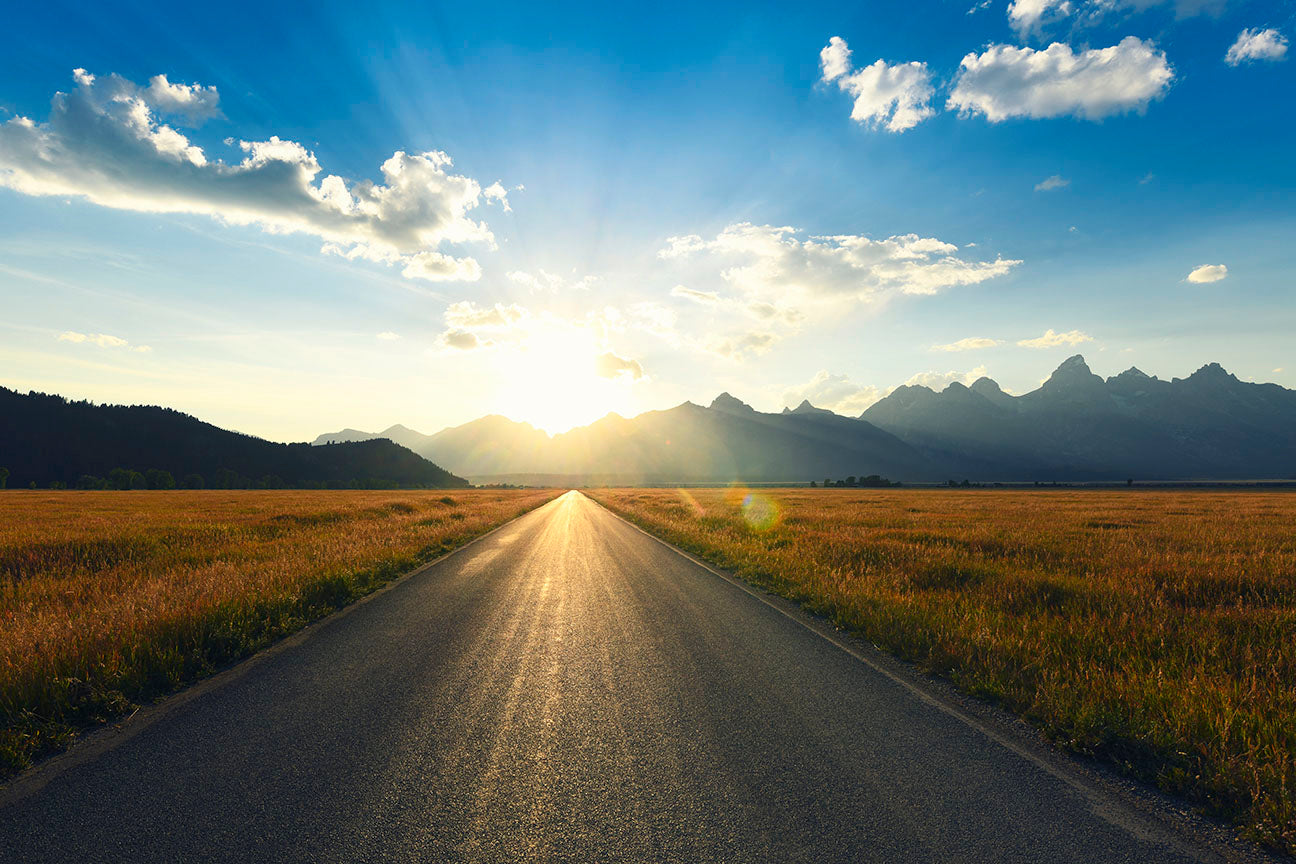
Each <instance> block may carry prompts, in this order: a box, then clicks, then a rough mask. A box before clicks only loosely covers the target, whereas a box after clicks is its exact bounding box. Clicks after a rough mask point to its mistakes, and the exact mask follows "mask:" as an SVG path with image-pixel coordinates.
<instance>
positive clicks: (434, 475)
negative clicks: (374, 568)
mask: <svg viewBox="0 0 1296 864" xmlns="http://www.w3.org/2000/svg"><path fill="white" fill-rule="evenodd" d="M0 454H4V456H3V458H4V459H5V462H6V468H7V469H8V471H9V472H12V473H11V474H9V475H8V476H7V478H6V479H8V481H9V482H10V483H11V484H12V485H14V486H29V487H33V488H35V487H42V488H68V487H76V488H82V489H175V488H181V489H196V488H208V489H283V488H290V489H394V488H402V487H407V488H409V487H424V488H443V487H463V486H467V485H468V481H466V480H464V479H462V478H460V477H456V476H454V475H453V474H451V473H449V472H448V471H445V470H443V469H442V468H440V467H438V466H437V465H434V464H432V463H431V462H429V461H427V460H426V459H424V458H423V457H422V456H419V455H418V454H416V453H413V452H412V451H410V450H407V449H405V448H404V447H401V446H399V445H397V444H393V443H392V442H391V441H388V440H385V439H379V440H374V441H357V442H352V443H346V444H336V445H334V446H332V447H312V446H311V445H309V444H278V443H275V442H272V441H266V440H263V439H261V438H255V437H253V436H251V435H242V434H240V433H237V432H230V431H228V430H225V429H220V428H218V427H216V426H212V425H211V424H209V423H204V422H202V421H201V420H198V419H196V418H194V417H190V416H188V415H187V414H182V413H180V412H178V411H172V410H170V409H166V408H157V407H152V406H139V405H136V406H123V405H95V404H94V403H91V402H73V401H69V400H67V399H64V398H62V397H61V396H53V395H47V394H44V393H27V394H22V393H17V392H15V391H13V390H8V389H6V388H3V387H0ZM128 466H149V467H148V468H147V469H143V470H141V469H139V468H134V467H128ZM2 485H3V484H2V483H0V486H2Z"/></svg>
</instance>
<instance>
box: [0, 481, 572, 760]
mask: <svg viewBox="0 0 1296 864" xmlns="http://www.w3.org/2000/svg"><path fill="white" fill-rule="evenodd" d="M557 494H558V493H557V491H554V490H543V491H534V490H530V491H503V490H470V491H464V490H455V491H453V492H441V491H437V492H426V491H417V492H416V491H397V492H340V491H339V492H315V491H283V492H279V491H275V492H270V491H216V490H212V491H205V492H194V491H187V492H50V493H43V492H9V493H0V776H3V775H5V774H12V773H13V772H15V771H18V770H21V769H22V768H24V767H26V766H27V765H29V764H30V763H31V761H32V760H33V759H34V758H36V757H38V756H40V755H42V754H44V753H48V752H50V751H53V750H56V749H59V748H60V747H62V746H64V745H65V744H66V743H67V741H68V739H69V738H70V737H71V736H72V735H73V734H74V733H75V731H76V730H77V728H79V727H82V726H84V725H85V724H87V723H94V722H102V721H105V720H109V719H112V718H114V717H117V716H120V715H122V714H123V713H125V712H127V711H129V710H130V709H131V708H132V707H133V706H134V705H135V704H138V703H140V702H143V701H147V700H149V699H151V698H154V697H156V696H158V695H160V694H163V693H166V692H168V691H171V690H174V689H175V688H176V687H179V686H181V685H182V684H184V683H186V682H189V681H192V680H194V679H196V678H199V677H201V676H203V675H206V674H208V673H210V672H211V671H213V670H215V669H218V668H220V667H221V666H223V665H225V664H228V663H229V662H231V661H233V660H236V659H239V658H241V657H244V656H246V655H248V654H250V653H252V652H254V651H256V650H258V649H259V648H262V647H264V646H266V645H268V644H269V643H271V642H272V641H274V640H275V639H277V638H279V637H281V636H283V635H285V634H288V633H291V632H293V631H294V630H297V629H299V628H301V627H302V626H304V625H306V624H307V623H309V622H310V621H313V620H315V619H317V618H320V617H322V616H324V615H327V614H328V613H329V612H332V611H333V610H335V609H338V608H340V607H341V606H344V605H346V604H347V603H349V602H351V601H352V600H354V599H356V598H358V597H360V596H361V595H363V594H366V593H368V592H370V591H372V590H374V589H375V588H377V587H379V586H381V585H382V584H383V583H385V582H387V581H389V580H391V579H392V578H395V577H396V576H399V575H401V574H402V573H405V572H407V571H409V570H411V569H413V568H414V567H416V566H418V565H419V564H421V563H423V562H425V561H429V560H431V559H433V558H435V557H437V556H439V555H441V554H443V553H445V552H447V551H449V550H450V549H453V548H455V547H456V546H460V545H462V544H463V543H466V542H467V541H468V540H470V539H472V538H474V537H477V536H479V535H481V534H483V533H485V532H486V531H488V530H490V529H491V528H494V527H495V526H497V525H500V524H502V523H503V522H506V521H507V520H509V519H511V518H513V517H514V516H517V515H519V514H521V513H523V512H525V511H527V510H530V509H532V508H533V507H537V506H539V505H540V504H542V503H544V502H546V501H548V500H550V499H552V498H554V497H555V496H556V495H557Z"/></svg>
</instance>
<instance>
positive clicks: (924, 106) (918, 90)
mask: <svg viewBox="0 0 1296 864" xmlns="http://www.w3.org/2000/svg"><path fill="white" fill-rule="evenodd" d="M850 57H851V50H850V48H849V47H848V46H847V44H846V40H844V39H842V38H841V37H840V36H834V37H832V38H831V39H829V40H828V44H827V45H826V46H825V47H824V49H823V50H822V51H820V52H819V65H820V68H821V69H822V71H823V81H824V82H825V83H831V82H836V84H837V86H838V87H839V88H840V89H841V90H842V91H843V92H845V93H849V94H850V95H851V96H852V97H853V98H854V100H855V104H854V107H852V108H851V119H852V120H854V121H855V122H857V123H860V124H862V125H866V126H870V127H872V128H874V129H877V128H885V129H886V130H887V131H889V132H903V131H905V130H906V129H912V128H913V127H915V126H917V125H918V124H919V123H921V122H922V121H924V120H926V119H927V118H928V117H930V116H932V115H933V114H934V113H935V111H934V110H933V109H932V107H931V104H930V103H931V98H932V96H933V94H934V93H935V92H936V91H935V89H934V88H933V87H932V82H931V73H930V72H928V71H927V64H926V63H919V62H916V61H915V62H911V63H897V64H895V65H889V64H888V63H886V61H884V60H878V61H875V62H874V63H873V64H871V65H869V66H865V67H864V68H863V69H857V70H855V71H851V59H850Z"/></svg>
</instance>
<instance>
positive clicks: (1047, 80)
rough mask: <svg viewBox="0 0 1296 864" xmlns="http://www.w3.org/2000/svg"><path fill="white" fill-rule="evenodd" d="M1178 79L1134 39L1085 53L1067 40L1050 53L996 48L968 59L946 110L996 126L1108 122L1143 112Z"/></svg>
mask: <svg viewBox="0 0 1296 864" xmlns="http://www.w3.org/2000/svg"><path fill="white" fill-rule="evenodd" d="M1173 78H1174V71H1173V70H1172V69H1171V68H1170V64H1169V62H1168V61H1167V60H1166V56H1165V53H1164V52H1162V51H1158V50H1157V48H1156V46H1155V45H1153V44H1152V42H1151V41H1147V42H1144V41H1143V40H1141V39H1137V38H1135V37H1133V36H1127V37H1126V38H1124V39H1122V40H1121V41H1120V43H1119V44H1117V45H1113V46H1111V47H1109V48H1093V49H1089V50H1085V51H1079V52H1076V51H1073V50H1072V49H1071V47H1070V46H1069V45H1064V44H1062V43H1060V42H1054V43H1053V44H1052V45H1050V46H1049V47H1048V48H1045V49H1044V50H1042V51H1037V50H1035V49H1034V48H1026V47H1023V48H1018V47H1015V46H1012V45H991V46H990V47H989V48H987V49H986V50H985V51H984V52H983V53H981V54H976V53H972V54H968V55H967V56H966V57H964V58H963V62H962V63H961V64H960V66H959V72H958V77H957V79H956V80H955V83H954V89H953V91H952V92H951V93H950V97H949V100H948V102H947V103H946V107H948V108H950V109H957V110H959V111H960V112H962V113H964V114H983V115H985V117H986V119H987V120H989V121H990V122H992V123H998V122H1000V121H1002V120H1006V119H1008V118H1010V117H1034V118H1042V117H1061V116H1066V115H1073V116H1076V117H1082V118H1084V119H1086V120H1100V119H1102V118H1104V117H1109V116H1111V115H1114V114H1122V113H1125V112H1127V111H1143V110H1144V109H1146V108H1147V105H1148V103H1149V102H1151V101H1152V100H1153V99H1157V98H1159V97H1160V96H1161V95H1162V94H1164V93H1165V90H1166V88H1167V87H1168V86H1169V85H1170V81H1171V80H1172V79H1173Z"/></svg>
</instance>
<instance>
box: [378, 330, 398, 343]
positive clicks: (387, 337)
mask: <svg viewBox="0 0 1296 864" xmlns="http://www.w3.org/2000/svg"><path fill="white" fill-rule="evenodd" d="M378 338H379V339H380V340H382V341H383V342H395V341H396V340H397V339H399V338H400V334H399V333H393V332H392V331H390V330H384V331H383V332H381V333H379V334H378Z"/></svg>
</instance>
